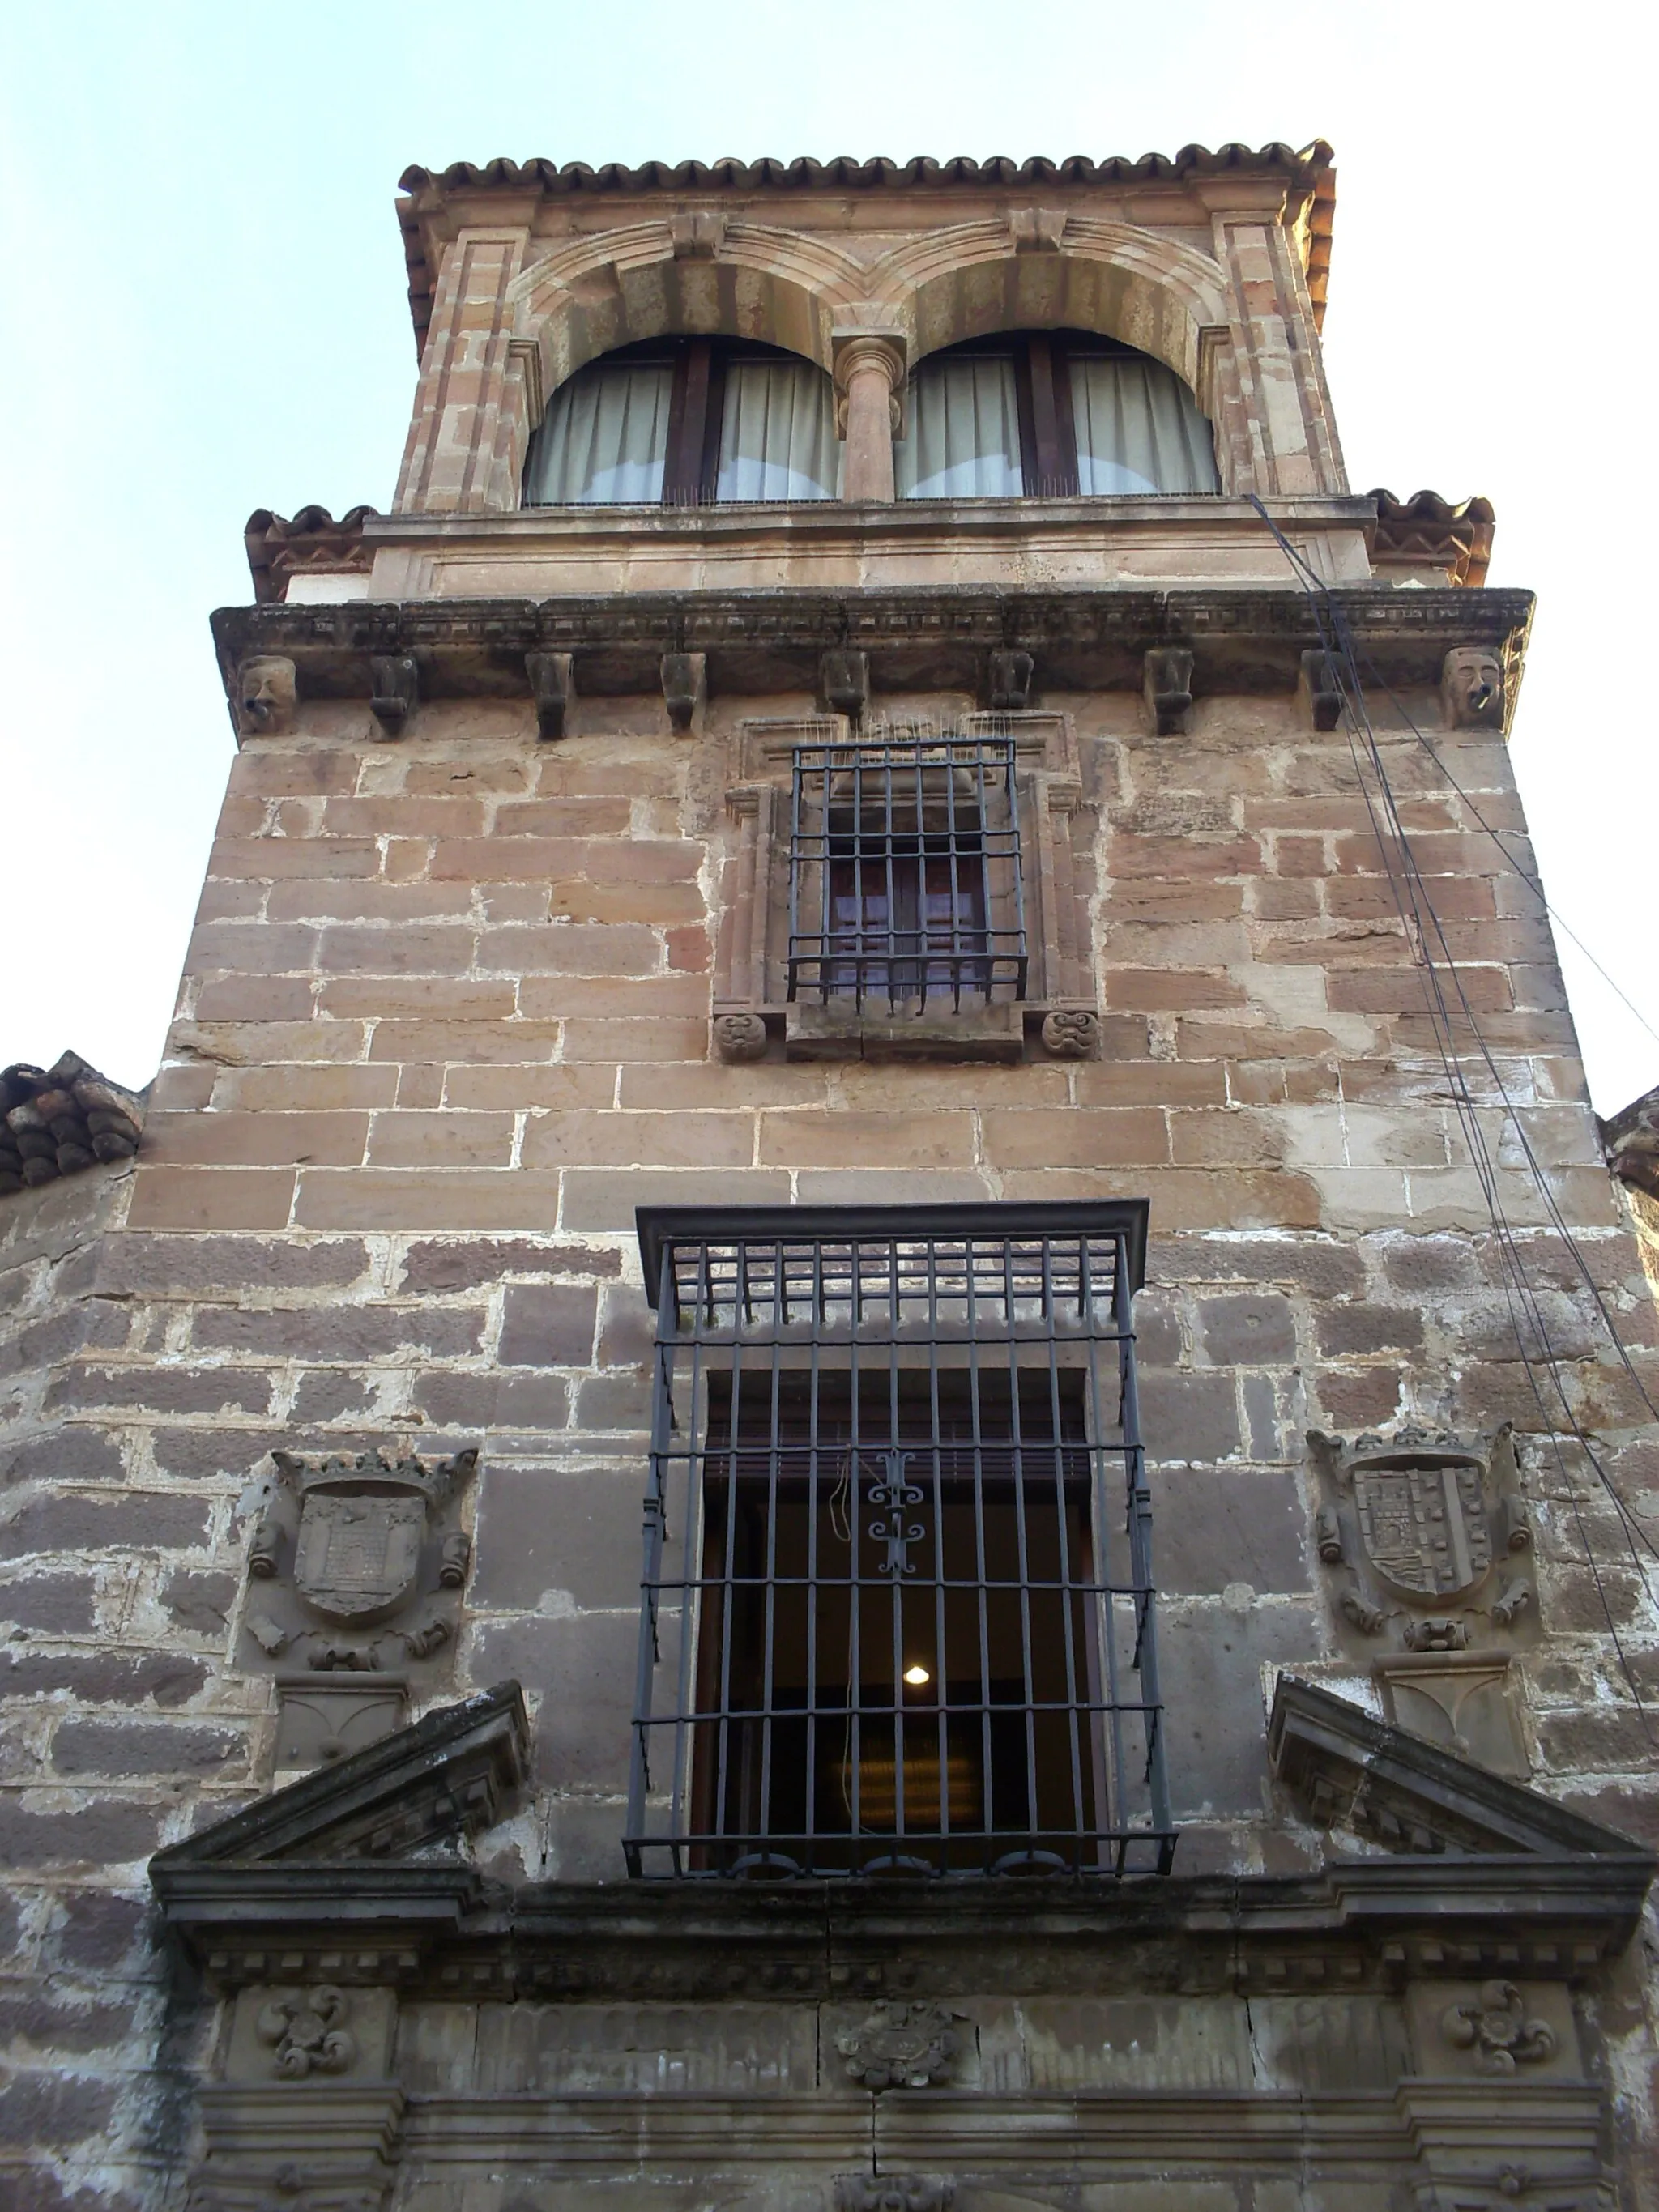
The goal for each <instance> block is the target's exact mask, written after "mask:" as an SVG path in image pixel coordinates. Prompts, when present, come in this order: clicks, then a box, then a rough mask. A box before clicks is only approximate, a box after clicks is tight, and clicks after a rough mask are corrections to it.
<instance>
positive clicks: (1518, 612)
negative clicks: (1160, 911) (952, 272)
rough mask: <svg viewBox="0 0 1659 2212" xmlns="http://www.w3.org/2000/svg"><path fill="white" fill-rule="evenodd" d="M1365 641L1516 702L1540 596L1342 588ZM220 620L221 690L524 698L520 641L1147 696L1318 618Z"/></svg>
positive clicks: (1130, 597) (754, 668)
mask: <svg viewBox="0 0 1659 2212" xmlns="http://www.w3.org/2000/svg"><path fill="white" fill-rule="evenodd" d="M1332 596H1333V598H1334V600H1335V601H1336V603H1337V604H1338V605H1340V607H1341V609H1342V611H1343V614H1344V615H1345V617H1346V621H1347V623H1348V626H1349V628H1350V629H1351V630H1352V634H1353V636H1354V639H1355V641H1356V643H1357V644H1358V646H1359V647H1361V648H1362V649H1363V650H1364V652H1365V653H1366V654H1367V657H1368V658H1369V659H1370V661H1371V662H1372V663H1373V664H1374V665H1376V669H1377V671H1378V673H1379V674H1380V675H1381V676H1382V677H1383V678H1386V679H1387V680H1388V681H1389V683H1391V684H1395V686H1396V687H1398V686H1400V685H1402V684H1403V685H1414V686H1417V687H1419V688H1424V689H1427V688H1433V687H1436V686H1437V685H1438V684H1439V682H1440V678H1441V674H1442V671H1443V666H1444V664H1445V660H1446V657H1447V655H1448V653H1450V652H1452V651H1454V650H1458V649H1466V650H1467V649H1472V650H1475V651H1479V652H1480V653H1486V654H1488V655H1491V656H1494V657H1496V658H1498V659H1499V660H1500V661H1501V662H1502V663H1503V664H1504V668H1505V671H1506V672H1505V678H1504V707H1505V708H1506V710H1508V711H1512V710H1513V706H1514V702H1515V697H1516V692H1517V690H1518V688H1519V678H1520V671H1521V663H1522V657H1523V655H1524V653H1525V649H1526V642H1527V636H1528V629H1529V626H1530V623H1531V619H1532V610H1533V597H1532V594H1531V593H1530V592H1516V591H1483V592H1460V591H1453V590H1445V591H1433V590H1426V589H1425V590H1423V591H1414V592H1386V593H1384V592H1376V591H1375V590H1367V589H1364V588H1363V587H1360V588H1354V589H1349V588H1346V587H1345V588H1341V589H1339V590H1337V591H1335V592H1334V593H1333V595H1332ZM213 630H214V638H215V642H216V646H217V647H218V652H219V659H220V664H221V667H222V670H223V671H224V675H225V679H226V684H227V692H228V693H229V691H230V690H231V688H232V686H233V685H234V679H235V671H237V670H238V669H239V668H240V666H241V665H243V664H244V663H245V662H246V661H247V660H249V659H252V658H253V657H254V656H256V655H259V654H266V655H280V656H283V657H284V658H287V659H290V660H292V662H293V663H294V665H295V671H296V674H297V680H298V686H299V695H300V697H301V699H302V700H304V699H313V698H322V699H363V700H367V699H368V697H369V696H370V693H371V675H372V671H371V664H372V662H373V661H374V660H376V659H392V658H397V657H407V658H410V659H413V660H414V662H415V663H416V666H417V668H418V671H419V692H420V696H421V698H422V700H429V699H436V698H446V697H467V696H479V695H481V694H483V695H489V696H495V697H509V698H510V697H514V696H525V697H527V696H528V692H529V679H528V678H527V676H526V654H531V653H535V654H539V655H548V654H553V653H569V654H570V655H571V656H572V659H573V666H574V678H573V680H574V683H575V685H576V688H577V689H578V690H582V691H584V692H586V691H588V690H594V691H599V690H603V691H605V692H608V693H611V694H624V695H625V694H632V693H638V694H640V695H641V696H645V695H648V694H651V693H655V692H658V691H659V690H660V686H661V681H662V675H661V665H662V657H663V655H664V654H665V653H702V654H703V655H704V656H705V671H706V681H707V685H708V691H709V693H710V695H711V696H713V695H718V694H720V693H722V692H724V693H728V694H731V693H737V694H742V693H744V692H757V691H758V692H765V693H769V694H773V695H775V694H776V693H777V692H778V691H779V690H781V689H787V688H789V687H790V686H791V684H793V685H794V686H796V687H797V688H799V690H802V691H804V692H808V693H812V692H815V691H816V690H817V684H818V680H819V672H820V667H819V664H820V659H821V657H822V655H823V654H824V653H829V652H836V651H839V652H861V653H865V654H866V655H867V657H868V664H869V670H870V680H871V683H872V687H873V688H875V689H877V690H906V689H914V688H916V687H918V686H921V685H926V686H927V688H929V689H933V690H951V689H956V688H962V689H971V690H974V691H975V692H976V693H981V694H982V692H983V690H984V687H985V686H986V685H987V681H988V678H987V666H988V661H987V656H988V655H990V654H991V653H1007V652H1012V651H1020V652H1026V653H1030V654H1031V655H1032V656H1033V658H1034V659H1035V660H1036V663H1037V665H1039V666H1040V667H1041V668H1042V671H1043V682H1044V685H1045V687H1046V688H1047V690H1048V691H1050V692H1051V693H1052V692H1054V691H1060V690H1106V691H1126V692H1139V691H1140V690H1142V688H1143V684H1144V682H1145V677H1146V654H1147V653H1151V652H1155V651H1157V652H1168V651H1183V652H1190V653H1192V655H1193V664H1194V682H1195V684H1196V686H1197V688H1198V690H1200V691H1202V692H1209V693H1218V692H1225V691H1227V690H1236V691H1242V692H1250V693H1262V692H1270V691H1273V690H1279V691H1283V692H1285V693H1291V692H1294V691H1295V690H1297V686H1298V684H1300V682H1301V681H1302V656H1303V654H1304V653H1307V652H1310V651H1312V650H1316V649H1317V647H1318V646H1319V643H1320V639H1319V634H1318V629H1317V625H1316V622H1315V619H1314V616H1313V613H1312V611H1311V610H1310V607H1309V605H1308V602H1307V599H1306V597H1305V596H1304V594H1303V593H1302V592H1295V591H1277V590H1271V589H1259V590H1258V589H1243V590H1239V589H1232V588H1227V589H1212V590H1205V589H1201V588H1200V589H1194V590H1191V591H1129V590H1119V589H1112V588H1107V589H1103V590H1101V589H1091V588H1088V587H1085V586H1078V587H1073V588H1059V589H1053V590H1019V591H999V590H994V589H987V588H984V587H981V586H932V587H929V586H915V587H913V588H908V589H902V590H891V591H878V592H811V591H802V590H782V591H769V592H748V591H732V592H638V593H619V594H617V595H615V596H614V597H611V598H607V599H586V598H574V597H572V598H562V599H542V600H534V599H453V600H442V599H439V600H432V599H422V600H399V601H358V602H352V603H348V604H345V605H334V606H315V605H300V606H265V607H222V608H220V609H219V610H218V611H217V612H216V614H215V615H214V617H213Z"/></svg>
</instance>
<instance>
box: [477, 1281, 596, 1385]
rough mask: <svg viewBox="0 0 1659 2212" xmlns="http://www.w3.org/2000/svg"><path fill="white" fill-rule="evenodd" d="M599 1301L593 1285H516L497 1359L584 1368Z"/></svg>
mask: <svg viewBox="0 0 1659 2212" xmlns="http://www.w3.org/2000/svg"><path fill="white" fill-rule="evenodd" d="M598 1303H599V1297H598V1293H597V1291H595V1290H594V1289H593V1287H592V1285H591V1284H579V1283H514V1284H513V1285H511V1286H510V1287H509V1289H508V1290H507V1297H506V1305H505V1316H504V1318H503V1320H502V1322H501V1343H500V1346H499V1349H498V1351H497V1354H496V1357H497V1358H498V1359H499V1360H500V1362H501V1365H502V1366H503V1367H586V1365H587V1364H589V1362H590V1361H591V1360H592V1357H593V1324H594V1316H595V1313H596V1311H597V1308H598Z"/></svg>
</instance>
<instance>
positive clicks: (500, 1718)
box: [150, 1682, 530, 1900]
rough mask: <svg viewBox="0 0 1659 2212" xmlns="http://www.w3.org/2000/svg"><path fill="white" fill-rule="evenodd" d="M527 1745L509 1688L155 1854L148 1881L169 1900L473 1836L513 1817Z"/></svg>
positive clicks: (519, 1703)
mask: <svg viewBox="0 0 1659 2212" xmlns="http://www.w3.org/2000/svg"><path fill="white" fill-rule="evenodd" d="M529 1734H530V1724H529V1722H528V1719H527V1718H526V1713H525V1705H524V1693H523V1692H522V1691H521V1690H520V1687H519V1685H518V1684H517V1683H516V1682H503V1683H501V1684H499V1685H498V1686H496V1687H495V1689H493V1690H486V1691H483V1692H482V1693H481V1694H480V1695H478V1696H477V1697H475V1698H468V1699H465V1700H464V1701H463V1702H462V1703H461V1704H459V1705H447V1706H445V1707H444V1708H443V1709H442V1710H441V1711H437V1712H432V1713H428V1715H427V1716H426V1717H425V1718H424V1719H423V1720H419V1721H416V1722H415V1723H413V1725H412V1726H410V1727H409V1728H404V1729H398V1731H397V1732H396V1733H395V1734H394V1735H388V1736H383V1737H382V1738H381V1739H380V1741H379V1742H378V1743H374V1744H371V1745H370V1746H369V1747H368V1749H367V1750H364V1751H360V1752H356V1753H354V1754H353V1755H352V1756H350V1757H349V1758H347V1759H341V1760H340V1761H339V1762H338V1764H337V1765H331V1766H325V1767H323V1768H320V1769H319V1771H317V1772H316V1773H314V1774H307V1775H306V1776H304V1777H303V1778H301V1780H300V1781H298V1782H293V1783H290V1784H289V1785H288V1786H287V1787H286V1788H285V1789H282V1790H275V1791H273V1792H272V1793H271V1795H270V1796H269V1797H262V1798H260V1799H258V1802H255V1803H254V1804H252V1805H248V1806H245V1807H244V1808H243V1809H242V1810H241V1811H240V1813H233V1814H230V1816H229V1817H228V1819H226V1820H216V1821H215V1822H214V1823H213V1825H212V1826H210V1827H207V1828H204V1829H203V1830H202V1831H201V1832H200V1833H199V1834H198V1835H194V1836H191V1838H189V1840H188V1841H187V1842H185V1843H182V1844H171V1845H169V1846H168V1848H167V1850H163V1851H158V1852H157V1854H156V1856H155V1857H154V1858H153V1859H152V1860H151V1861H150V1880H151V1881H152V1883H153V1884H154V1885H155V1889H156V1892H157V1894H158V1895H160V1896H161V1898H162V1899H164V1900H166V1899H167V1897H168V1896H169V1894H170V1893H171V1892H172V1891H173V1889H174V1888H176V1887H177V1886H178V1885H179V1882H180V1881H189V1880H190V1879H191V1878H192V1877H195V1876H197V1875H203V1874H205V1873H207V1872H208V1871H209V1870H210V1869H221V1870H224V1871H227V1872H228V1871H230V1870H233V1869H235V1870H244V1869H270V1868H274V1867H276V1866H278V1865H280V1866H283V1867H289V1868H295V1869H298V1868H301V1867H315V1866H318V1865H319V1864H320V1865H325V1866H331V1867H342V1868H343V1867H345V1866H355V1867H361V1866H362V1863H364V1862H365V1861H368V1862H371V1863H374V1862H379V1863H386V1862H387V1861H394V1862H395V1861H398V1860H406V1859H408V1858H410V1857H412V1856H413V1855H414V1854H416V1852H419V1851H421V1850H423V1849H424V1848H425V1847H426V1846H427V1845H428V1844H435V1843H440V1842H442V1841H443V1840H445V1839H446V1838H451V1837H455V1836H459V1835H461V1834H470V1833H476V1832H477V1831H478V1830H480V1829H483V1828H487V1827H489V1826H492V1825H493V1823H494V1822H495V1821H496V1820H500V1819H501V1817H502V1815H503V1814H505V1813H506V1812H507V1809H508V1807H509V1803H510V1801H511V1799H512V1797H513V1795H514V1793H515V1792H516V1791H517V1790H518V1789H519V1787H520V1784H522V1782H523V1780H524V1778H525V1773H526V1765H527V1759H528V1750H529Z"/></svg>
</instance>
